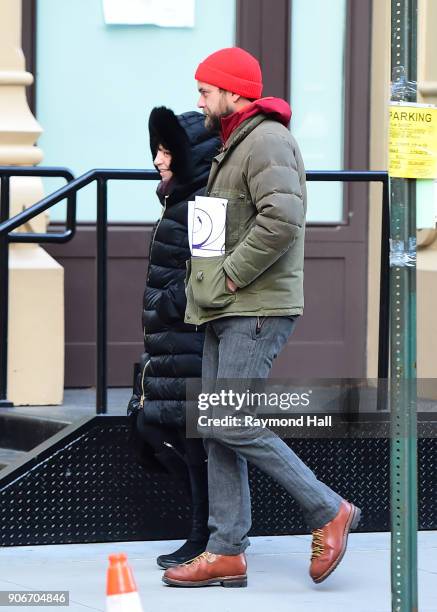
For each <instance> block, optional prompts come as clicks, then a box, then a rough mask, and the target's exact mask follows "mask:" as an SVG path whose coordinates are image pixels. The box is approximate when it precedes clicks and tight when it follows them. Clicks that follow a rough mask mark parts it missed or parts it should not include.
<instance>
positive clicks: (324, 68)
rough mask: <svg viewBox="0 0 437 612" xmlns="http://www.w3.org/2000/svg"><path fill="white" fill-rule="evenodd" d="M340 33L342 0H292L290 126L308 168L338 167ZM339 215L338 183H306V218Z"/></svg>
mask: <svg viewBox="0 0 437 612" xmlns="http://www.w3.org/2000/svg"><path fill="white" fill-rule="evenodd" d="M315 15H317V18H316V19H315V18H314V16H315ZM345 35H346V0H329V1H327V0H293V3H292V15H291V80H290V82H291V95H290V99H291V106H292V108H293V118H292V123H291V127H292V130H293V133H294V135H295V136H296V139H297V141H298V143H299V145H300V147H301V150H302V155H303V158H304V161H305V166H306V168H307V169H308V170H341V169H342V168H343V167H344V162H343V140H344V76H345V75H344V56H345ZM342 217H343V187H342V185H341V183H309V184H308V221H313V222H325V221H330V222H332V221H341V219H342Z"/></svg>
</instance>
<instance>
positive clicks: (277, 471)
mask: <svg viewBox="0 0 437 612" xmlns="http://www.w3.org/2000/svg"><path fill="white" fill-rule="evenodd" d="M295 323H296V321H295V319H293V318H290V317H262V318H259V317H224V318H222V319H216V320H215V321H212V322H210V323H208V324H207V328H206V335H205V345H204V350H203V361H202V391H204V392H211V391H212V388H211V384H212V382H213V381H215V380H217V379H223V378H224V379H239V380H242V381H243V380H244V379H250V378H267V377H268V375H269V372H270V369H271V367H272V363H273V360H274V358H275V357H276V356H277V355H278V354H279V352H280V351H281V349H282V348H283V346H284V345H285V343H286V341H287V339H288V337H289V336H290V334H291V332H292V331H293V329H294V326H295ZM216 388H217V387H216ZM217 410H219V408H218V409H216V412H215V415H214V416H216V415H217ZM203 435H204V436H205V433H203ZM206 435H207V436H208V437H205V439H204V444H205V449H206V452H207V455H208V479H209V522H208V525H209V529H210V538H209V542H208V546H207V550H208V551H209V552H211V553H216V554H222V555H237V554H239V553H241V552H243V551H244V550H245V549H246V548H247V546H249V539H248V537H247V534H248V532H249V530H250V527H251V507H250V492H249V481H248V471H247V461H250V462H251V463H253V464H254V465H256V466H257V467H258V468H260V469H261V470H262V471H264V472H265V473H266V474H268V475H269V476H271V477H272V478H273V479H274V480H276V481H277V482H278V483H279V484H281V485H282V486H283V487H284V488H285V489H286V491H287V492H288V493H289V494H290V495H291V496H292V497H293V498H294V499H295V500H296V501H297V502H298V503H299V505H300V506H301V508H302V511H303V513H304V517H305V520H306V522H307V524H308V526H309V527H310V529H316V528H318V527H322V526H323V525H324V524H325V523H327V522H329V521H330V520H332V519H333V518H334V516H335V515H336V514H337V512H338V510H339V507H340V503H341V500H342V498H341V497H340V496H339V495H337V493H335V492H334V491H332V490H331V489H330V488H329V487H328V486H326V485H325V484H323V483H322V482H320V481H319V480H317V478H316V476H315V475H314V473H313V472H312V471H311V470H310V469H309V468H308V467H307V466H306V465H305V464H304V463H303V462H302V461H301V460H300V459H299V457H298V456H297V455H296V454H295V453H294V452H293V451H292V450H291V449H290V448H289V446H287V444H286V443H285V442H284V441H283V440H281V439H280V438H279V437H278V436H276V435H275V434H274V433H273V432H271V431H270V430H268V429H266V428H263V427H255V426H253V427H252V426H251V427H235V428H233V427H218V428H214V429H213V431H209V432H208V433H207V434H206ZM209 436H211V437H209Z"/></svg>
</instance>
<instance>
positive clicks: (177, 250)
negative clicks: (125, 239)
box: [128, 107, 220, 568]
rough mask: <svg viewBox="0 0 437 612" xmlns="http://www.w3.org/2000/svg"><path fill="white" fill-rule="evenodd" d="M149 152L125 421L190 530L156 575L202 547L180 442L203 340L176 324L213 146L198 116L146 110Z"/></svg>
mask: <svg viewBox="0 0 437 612" xmlns="http://www.w3.org/2000/svg"><path fill="white" fill-rule="evenodd" d="M149 134H150V148H151V151H152V156H153V158H154V165H155V167H156V169H157V170H158V171H159V172H160V174H161V182H160V183H159V185H158V189H157V195H158V198H159V200H160V202H161V204H162V214H161V218H160V220H159V221H158V223H157V224H156V226H155V228H154V231H153V234H152V242H151V247H150V251H149V270H148V275H147V281H146V288H145V291H144V300H143V332H144V351H145V352H144V354H143V356H142V359H141V368H140V372H139V374H138V376H137V378H136V382H135V386H134V393H133V395H132V398H131V400H130V402H129V406H128V414H129V415H130V416H131V418H132V419H133V421H134V423H135V429H136V433H137V436H138V435H139V436H140V438H141V440H142V443H143V444H145V445H146V448H147V450H148V453H146V455H147V454H149V457H150V454H153V458H154V460H155V462H158V463H159V464H160V466H162V467H163V468H164V469H165V470H166V471H167V472H169V473H171V474H173V475H176V476H177V477H178V478H179V479H181V478H182V479H184V480H185V481H186V482H187V483H188V485H189V489H190V491H191V498H192V508H193V514H192V529H191V533H190V535H189V537H188V539H187V541H186V542H185V544H184V545H183V546H182V547H181V548H179V549H178V550H177V551H175V552H174V553H172V554H169V555H161V556H160V557H158V559H157V562H158V565H160V566H161V567H164V568H166V567H170V566H171V565H177V564H179V563H185V562H187V561H189V560H191V559H193V558H194V557H196V556H197V555H199V554H200V553H202V552H203V551H204V550H205V547H206V544H207V542H208V537H209V531H208V488H207V487H208V479H207V463H206V455H205V453H204V449H203V443H202V440H201V439H194V438H191V439H186V438H185V385H186V378H189V377H196V378H200V377H201V373H202V351H203V340H204V333H203V329H202V328H196V327H194V326H193V325H188V324H186V323H184V314H185V305H186V298H185V282H184V281H185V271H186V265H185V262H186V260H187V259H189V257H190V248H189V243H188V233H187V216H188V200H193V199H194V198H195V196H196V195H202V193H203V191H204V188H205V186H206V182H207V179H208V174H209V170H210V167H211V162H212V158H213V157H214V155H216V154H217V153H218V149H219V146H220V142H219V139H218V138H217V137H216V136H215V135H213V134H212V133H211V132H210V131H208V130H206V128H205V127H204V116H203V115H202V114H201V113H197V112H188V113H184V114H182V115H179V116H177V117H176V115H175V114H174V113H173V111H171V110H170V109H167V108H165V107H159V108H154V109H153V110H152V112H151V114H150V118H149Z"/></svg>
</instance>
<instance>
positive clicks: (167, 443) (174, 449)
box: [163, 441, 186, 463]
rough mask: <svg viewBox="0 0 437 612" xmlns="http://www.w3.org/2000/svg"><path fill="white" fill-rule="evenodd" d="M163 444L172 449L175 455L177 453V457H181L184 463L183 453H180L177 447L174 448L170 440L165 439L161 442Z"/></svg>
mask: <svg viewBox="0 0 437 612" xmlns="http://www.w3.org/2000/svg"><path fill="white" fill-rule="evenodd" d="M163 444H164V446H168V448H171V450H172V451H174V452H175V453H176V455H178V457H179V458H180V459H182V461H183V462H184V463H186V460H185V457H184V456H183V454H182V453H180V452H179V451H178V449H177V448H175V447H174V446H173V444H170V442H165V441H164V442H163Z"/></svg>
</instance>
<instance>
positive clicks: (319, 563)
mask: <svg viewBox="0 0 437 612" xmlns="http://www.w3.org/2000/svg"><path fill="white" fill-rule="evenodd" d="M360 516H361V510H360V509H359V508H357V507H356V506H354V505H353V504H351V503H349V502H347V501H346V500H343V501H342V502H341V506H340V510H339V511H338V513H337V515H336V516H335V517H334V518H333V519H332V521H329V523H326V525H324V526H323V527H321V528H320V529H314V531H313V532H312V534H313V541H312V544H311V548H312V555H311V566H310V576H311V578H312V579H313V580H314V582H317V583H319V582H323V581H324V580H325V579H326V578H327V577H328V576H329V574H331V573H332V572H333V571H334V570H335V568H336V567H337V565H338V564H339V563H340V561H341V560H342V558H343V555H344V553H345V552H346V546H347V537H348V535H349V531H350V530H351V529H355V527H356V526H357V525H358V523H359V521H360Z"/></svg>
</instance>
